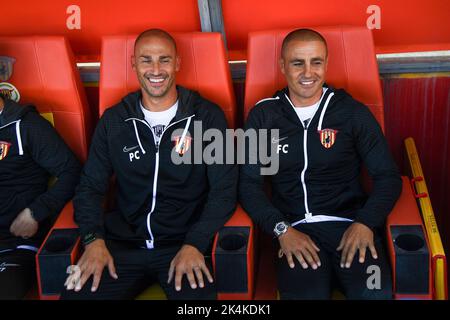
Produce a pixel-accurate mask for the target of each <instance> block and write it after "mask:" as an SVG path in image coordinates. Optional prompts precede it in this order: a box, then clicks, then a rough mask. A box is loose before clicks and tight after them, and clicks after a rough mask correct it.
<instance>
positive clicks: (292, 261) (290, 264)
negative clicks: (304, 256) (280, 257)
mask: <svg viewBox="0 0 450 320" xmlns="http://www.w3.org/2000/svg"><path fill="white" fill-rule="evenodd" d="M285 255H286V259H287V262H288V264H289V267H290V268H291V269H294V268H295V264H294V259H292V253H290V252H288V253H285Z"/></svg>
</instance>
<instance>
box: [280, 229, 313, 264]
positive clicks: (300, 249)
mask: <svg viewBox="0 0 450 320" xmlns="http://www.w3.org/2000/svg"><path fill="white" fill-rule="evenodd" d="M278 241H279V242H280V247H281V249H280V253H279V257H280V258H281V257H282V256H283V254H285V255H286V259H287V261H288V264H289V267H291V268H294V267H295V264H294V259H293V256H295V257H296V258H297V260H298V261H299V262H300V264H301V266H302V267H303V269H308V264H309V265H310V266H311V267H312V268H313V269H314V270H316V269H317V268H318V267H320V265H321V263H320V259H319V255H318V254H317V252H319V251H320V249H319V247H317V245H316V244H315V243H314V241H312V240H311V238H310V237H309V236H308V235H306V234H304V233H302V232H300V231H297V230H295V229H294V228H292V227H289V228H288V230H287V231H286V233H284V234H282V235H281V236H279V237H278Z"/></svg>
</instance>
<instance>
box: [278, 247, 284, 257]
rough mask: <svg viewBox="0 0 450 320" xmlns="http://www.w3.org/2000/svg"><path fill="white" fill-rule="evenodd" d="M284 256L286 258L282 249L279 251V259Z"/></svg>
mask: <svg viewBox="0 0 450 320" xmlns="http://www.w3.org/2000/svg"><path fill="white" fill-rule="evenodd" d="M283 256H284V252H283V249H280V250H278V258H280V259H281V258H283Z"/></svg>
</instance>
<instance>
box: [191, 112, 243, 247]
mask: <svg viewBox="0 0 450 320" xmlns="http://www.w3.org/2000/svg"><path fill="white" fill-rule="evenodd" d="M212 111H213V112H211V117H210V118H209V120H208V121H207V123H206V124H204V128H205V129H211V128H214V129H218V130H220V132H221V133H222V135H223V137H225V132H226V131H225V130H226V129H227V123H226V120H225V116H224V114H223V112H222V110H220V109H218V107H215V108H214V109H213V110H212ZM223 142H224V149H223V151H224V152H223V154H224V156H225V154H226V153H225V139H224V140H223ZM206 174H207V178H208V183H209V192H208V198H207V200H206V204H205V206H204V208H203V212H202V213H201V215H200V219H199V220H198V221H197V222H196V223H194V224H193V225H192V227H191V228H190V230H189V232H188V233H187V235H186V238H185V241H184V243H185V244H188V245H192V246H194V247H196V248H197V249H198V250H199V251H200V252H202V253H204V252H205V251H206V250H207V249H208V247H209V245H210V243H211V240H212V238H213V237H214V235H215V234H216V232H217V231H219V229H220V228H221V227H223V226H224V224H225V222H227V220H228V219H229V218H230V217H231V215H232V213H233V211H234V209H235V208H236V202H237V195H236V190H237V180H238V169H237V166H236V165H234V164H216V163H214V164H211V165H208V166H207V169H206Z"/></svg>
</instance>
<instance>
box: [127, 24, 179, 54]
mask: <svg viewBox="0 0 450 320" xmlns="http://www.w3.org/2000/svg"><path fill="white" fill-rule="evenodd" d="M153 36H156V37H161V38H164V39H167V40H169V41H170V42H171V43H172V44H173V46H174V47H175V52H176V51H177V44H176V42H175V39H174V38H173V37H172V36H171V35H170V33H168V32H167V31H164V30H162V29H148V30H145V31H143V32H141V34H139V35H138V37H137V38H136V41H135V42H134V49H136V46H137V44H138V42H139V41H141V40H142V39H144V38H147V37H153Z"/></svg>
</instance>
